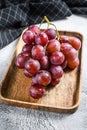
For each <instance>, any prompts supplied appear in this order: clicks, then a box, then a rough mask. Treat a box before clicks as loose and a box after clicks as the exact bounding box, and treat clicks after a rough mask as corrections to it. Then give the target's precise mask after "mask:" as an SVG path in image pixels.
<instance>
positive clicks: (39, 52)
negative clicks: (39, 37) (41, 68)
mask: <svg viewBox="0 0 87 130" xmlns="http://www.w3.org/2000/svg"><path fill="white" fill-rule="evenodd" d="M31 54H32V57H33V58H34V59H37V60H39V59H41V57H42V56H44V55H45V50H44V48H43V46H41V45H35V46H33V48H32V50H31Z"/></svg>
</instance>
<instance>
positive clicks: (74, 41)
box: [60, 35, 81, 50]
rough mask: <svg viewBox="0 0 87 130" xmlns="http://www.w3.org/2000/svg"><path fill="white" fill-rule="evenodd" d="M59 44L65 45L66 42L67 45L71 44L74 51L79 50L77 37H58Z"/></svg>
mask: <svg viewBox="0 0 87 130" xmlns="http://www.w3.org/2000/svg"><path fill="white" fill-rule="evenodd" d="M60 42H61V43H66V42H68V43H69V44H71V45H72V46H73V47H74V48H75V49H76V50H79V49H80V48H81V41H80V39H78V38H77V37H74V36H66V35H62V36H61V37H60Z"/></svg>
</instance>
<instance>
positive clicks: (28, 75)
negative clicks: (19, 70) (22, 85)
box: [24, 69, 33, 78]
mask: <svg viewBox="0 0 87 130" xmlns="http://www.w3.org/2000/svg"><path fill="white" fill-rule="evenodd" d="M24 75H25V76H27V77H29V78H30V77H32V76H33V74H31V73H29V72H28V71H27V70H26V69H24Z"/></svg>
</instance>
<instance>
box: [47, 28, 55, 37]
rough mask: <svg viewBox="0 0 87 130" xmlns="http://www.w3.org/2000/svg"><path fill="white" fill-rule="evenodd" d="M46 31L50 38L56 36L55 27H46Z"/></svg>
mask: <svg viewBox="0 0 87 130" xmlns="http://www.w3.org/2000/svg"><path fill="white" fill-rule="evenodd" d="M45 33H46V34H47V36H48V39H49V40H51V39H55V38H56V31H55V30H54V29H53V28H48V29H46V30H45Z"/></svg>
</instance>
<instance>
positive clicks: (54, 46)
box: [47, 39, 60, 53]
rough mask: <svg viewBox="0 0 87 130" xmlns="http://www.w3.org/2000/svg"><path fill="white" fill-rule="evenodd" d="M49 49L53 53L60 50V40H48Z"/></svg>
mask: <svg viewBox="0 0 87 130" xmlns="http://www.w3.org/2000/svg"><path fill="white" fill-rule="evenodd" d="M47 51H48V52H49V53H53V52H55V51H60V42H59V41H58V40H56V39H52V40H50V41H49V42H48V45H47Z"/></svg>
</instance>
